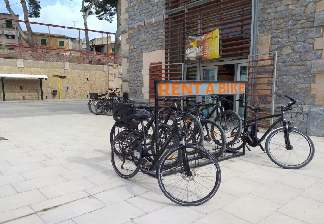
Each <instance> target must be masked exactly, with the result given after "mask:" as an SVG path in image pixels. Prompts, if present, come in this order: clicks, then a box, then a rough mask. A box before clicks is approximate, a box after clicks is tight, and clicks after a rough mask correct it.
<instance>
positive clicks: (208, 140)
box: [201, 120, 226, 156]
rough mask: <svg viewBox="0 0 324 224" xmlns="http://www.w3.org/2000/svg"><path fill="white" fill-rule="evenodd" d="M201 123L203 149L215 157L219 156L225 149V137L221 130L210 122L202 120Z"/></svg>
mask: <svg viewBox="0 0 324 224" xmlns="http://www.w3.org/2000/svg"><path fill="white" fill-rule="evenodd" d="M201 123H202V128H203V140H204V142H203V145H204V147H205V149H206V150H208V151H209V152H210V153H213V154H215V155H216V156H221V155H222V154H223V152H224V150H225V147H226V137H225V133H224V131H223V129H222V128H221V127H220V126H219V125H218V124H216V123H215V122H213V121H210V120H203V121H202V122H201Z"/></svg>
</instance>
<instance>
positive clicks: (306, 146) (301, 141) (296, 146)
mask: <svg viewBox="0 0 324 224" xmlns="http://www.w3.org/2000/svg"><path fill="white" fill-rule="evenodd" d="M288 133H289V139H290V144H291V146H292V148H290V149H287V147H286V144H285V137H284V128H283V127H281V128H278V129H275V130H273V131H272V132H271V133H270V134H269V136H268V137H267V140H266V145H265V150H266V152H267V155H268V156H269V158H270V159H271V161H272V162H274V163H275V164H277V165H278V166H280V167H282V168H284V169H299V168H302V167H304V166H306V165H307V164H308V163H310V161H311V160H312V159H313V157H314V153H315V148H314V143H313V141H312V140H311V139H310V137H309V136H307V135H304V134H303V133H302V132H301V131H300V130H298V129H297V128H289V130H288Z"/></svg>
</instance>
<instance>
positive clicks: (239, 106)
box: [235, 64, 249, 117]
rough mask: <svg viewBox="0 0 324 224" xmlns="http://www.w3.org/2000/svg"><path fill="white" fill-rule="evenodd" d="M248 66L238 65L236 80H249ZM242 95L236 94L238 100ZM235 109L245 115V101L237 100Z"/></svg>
mask: <svg viewBox="0 0 324 224" xmlns="http://www.w3.org/2000/svg"><path fill="white" fill-rule="evenodd" d="M248 78H249V77H248V66H247V64H238V65H237V74H236V81H243V82H248ZM239 97H240V96H236V97H235V99H236V100H238V99H239ZM235 104H236V105H235V110H236V112H237V113H238V114H239V115H240V116H241V117H243V116H244V107H243V102H241V101H240V102H238V101H236V103H235Z"/></svg>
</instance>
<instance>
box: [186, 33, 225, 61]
mask: <svg viewBox="0 0 324 224" xmlns="http://www.w3.org/2000/svg"><path fill="white" fill-rule="evenodd" d="M219 43H220V31H219V29H215V30H213V31H212V32H209V33H207V34H205V35H202V36H195V37H194V36H191V37H189V39H188V41H187V46H186V58H187V59H188V60H196V59H197V58H202V59H203V60H212V59H217V58H219V57H220V53H219Z"/></svg>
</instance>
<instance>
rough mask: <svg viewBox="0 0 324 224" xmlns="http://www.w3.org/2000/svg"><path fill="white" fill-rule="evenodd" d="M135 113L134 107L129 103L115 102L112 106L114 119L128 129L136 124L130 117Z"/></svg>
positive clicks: (135, 126) (133, 127)
mask: <svg viewBox="0 0 324 224" xmlns="http://www.w3.org/2000/svg"><path fill="white" fill-rule="evenodd" d="M135 113H136V108H135V106H134V104H131V103H116V105H115V107H114V108H113V118H114V120H115V121H116V122H117V123H119V124H121V125H123V126H125V127H127V128H129V129H135V128H137V126H138V122H137V121H135V120H134V119H132V115H134V114H135Z"/></svg>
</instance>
